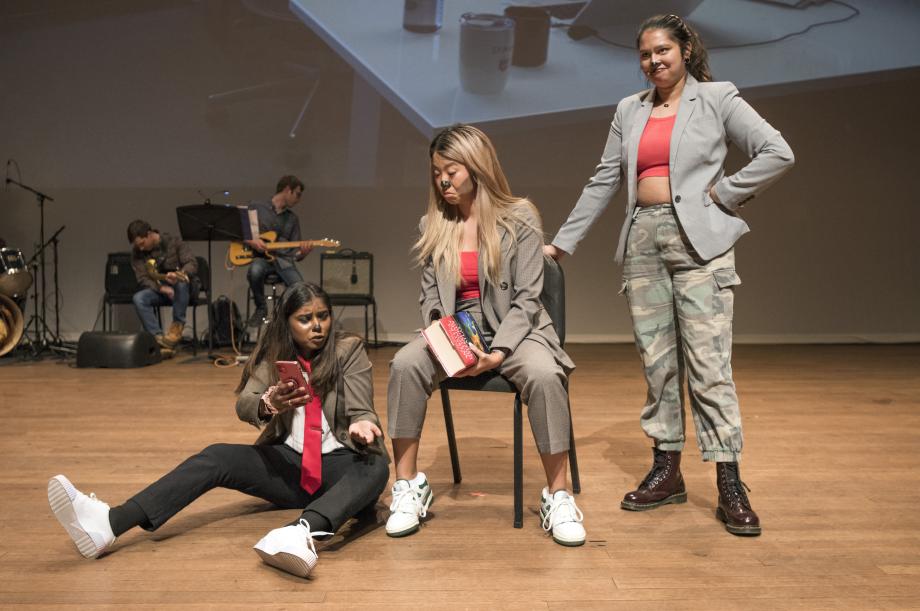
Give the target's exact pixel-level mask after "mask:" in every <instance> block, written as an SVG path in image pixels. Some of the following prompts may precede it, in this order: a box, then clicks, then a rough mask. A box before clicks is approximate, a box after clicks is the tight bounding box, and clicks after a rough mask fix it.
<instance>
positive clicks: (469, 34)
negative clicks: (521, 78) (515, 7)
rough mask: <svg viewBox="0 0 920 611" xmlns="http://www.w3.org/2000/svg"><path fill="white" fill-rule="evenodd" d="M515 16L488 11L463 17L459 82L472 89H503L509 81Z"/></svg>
mask: <svg viewBox="0 0 920 611" xmlns="http://www.w3.org/2000/svg"><path fill="white" fill-rule="evenodd" d="M513 50H514V20H513V19H510V18H509V17H504V16H502V15H492V14H488V13H464V14H463V15H462V16H461V17H460V85H461V86H462V87H463V89H464V90H466V91H469V92H470V93H500V92H501V91H502V89H504V88H505V83H507V82H508V73H509V71H510V68H511V54H512V52H513Z"/></svg>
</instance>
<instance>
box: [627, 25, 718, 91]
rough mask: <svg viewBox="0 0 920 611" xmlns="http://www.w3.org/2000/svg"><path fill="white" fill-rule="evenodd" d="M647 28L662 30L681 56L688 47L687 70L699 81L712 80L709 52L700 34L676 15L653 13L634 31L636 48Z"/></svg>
mask: <svg viewBox="0 0 920 611" xmlns="http://www.w3.org/2000/svg"><path fill="white" fill-rule="evenodd" d="M647 30H664V31H665V32H667V33H668V36H670V37H671V38H672V39H673V40H674V41H675V42H676V43H677V44H678V45H679V46H680V54H681V56H682V57H683V56H684V55H686V53H687V47H689V48H690V58H689V59H688V60H687V62H686V63H687V72H689V73H690V74H692V75H693V78H695V79H696V80H698V81H700V82H701V83H704V82H708V81H711V80H712V72H710V71H709V53H708V52H707V51H706V47H705V46H703V41H702V40H701V39H700V35H699V34H697V33H696V30H694V29H693V28H692V27H690V25H689V24H688V23H687V22H686V21H684V20H683V19H681V18H680V17H678V16H677V15H653V16H652V17H649V18H648V19H646V20H645V21H643V22H642V25H640V26H639V31H638V32H637V33H636V48H637V49H638V48H639V39H641V38H642V34H644V33H645V32H646V31H647Z"/></svg>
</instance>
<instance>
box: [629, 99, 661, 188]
mask: <svg viewBox="0 0 920 611" xmlns="http://www.w3.org/2000/svg"><path fill="white" fill-rule="evenodd" d="M654 106H655V89H654V87H653V88H652V89H649V90H648V92H647V93H646V94H645V97H644V98H643V100H642V102H641V104H640V106H639V110H638V111H637V112H636V116H635V119H634V120H633V121H632V125H631V126H630V130H629V134H628V136H627V138H628V139H627V140H626V142H627V146H628V148H627V149H626V151H627V152H626V155H627V157H626V171H627V173H628V174H629V192H630V193H635V192H636V188H637V186H638V184H639V180H638V171H637V170H636V157H638V155H639V140H641V139H642V132H643V131H645V124H646V123H648V118H649V117H650V116H652V107H654Z"/></svg>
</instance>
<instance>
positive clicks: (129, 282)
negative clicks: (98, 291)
mask: <svg viewBox="0 0 920 611" xmlns="http://www.w3.org/2000/svg"><path fill="white" fill-rule="evenodd" d="M139 290H140V286H139V285H138V283H137V276H135V275H134V268H133V267H131V253H129V252H110V253H109V256H108V257H107V258H106V261H105V292H106V293H108V294H109V295H110V296H112V297H124V296H126V297H127V298H128V299H130V298H131V296H132V295H134V293H136V292H137V291H139Z"/></svg>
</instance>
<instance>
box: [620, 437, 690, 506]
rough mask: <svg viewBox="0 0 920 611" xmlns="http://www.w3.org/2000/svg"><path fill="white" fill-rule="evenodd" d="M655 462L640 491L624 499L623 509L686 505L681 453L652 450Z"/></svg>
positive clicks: (640, 485)
mask: <svg viewBox="0 0 920 611" xmlns="http://www.w3.org/2000/svg"><path fill="white" fill-rule="evenodd" d="M652 451H653V452H654V453H655V461H654V463H652V470H651V471H649V472H648V475H646V476H645V479H644V480H642V483H641V484H639V489H638V490H633V491H632V492H629V493H627V494H626V496H624V497H623V501H622V502H621V503H620V507H621V508H622V509H626V510H629V511H645V510H647V509H654V508H655V507H659V506H661V505H667V504H668V503H686V502H687V489H686V488H684V477H683V475H681V474H680V452H666V451H664V450H659V449H658V448H652Z"/></svg>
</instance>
